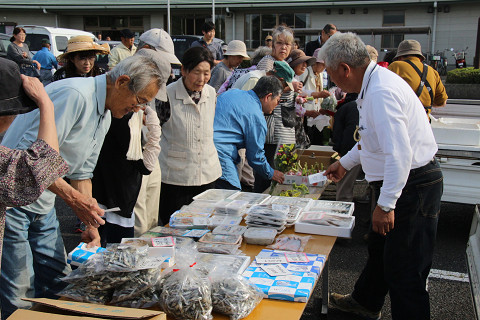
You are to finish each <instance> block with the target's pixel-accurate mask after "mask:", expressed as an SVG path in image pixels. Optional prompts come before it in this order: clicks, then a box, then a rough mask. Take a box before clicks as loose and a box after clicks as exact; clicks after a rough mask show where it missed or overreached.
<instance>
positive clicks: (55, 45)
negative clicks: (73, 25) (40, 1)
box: [18, 25, 98, 57]
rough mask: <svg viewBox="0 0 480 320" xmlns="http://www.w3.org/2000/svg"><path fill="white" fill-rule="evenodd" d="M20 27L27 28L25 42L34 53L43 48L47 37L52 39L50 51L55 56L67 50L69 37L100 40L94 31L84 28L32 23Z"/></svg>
mask: <svg viewBox="0 0 480 320" xmlns="http://www.w3.org/2000/svg"><path fill="white" fill-rule="evenodd" d="M18 27H22V28H23V29H25V32H26V34H27V38H26V40H25V42H26V43H27V45H28V47H29V49H30V51H31V52H32V53H33V54H35V53H36V52H37V51H38V50H40V49H41V48H42V40H43V39H45V38H48V39H49V40H50V44H51V49H50V51H51V52H52V53H53V55H54V56H55V57H58V56H59V55H60V54H62V53H63V52H64V51H65V49H67V44H68V39H70V38H71V37H74V36H89V37H91V38H92V39H93V41H98V39H97V37H95V36H94V35H93V33H91V32H87V31H82V30H75V29H65V28H54V27H42V26H31V25H19V26H18Z"/></svg>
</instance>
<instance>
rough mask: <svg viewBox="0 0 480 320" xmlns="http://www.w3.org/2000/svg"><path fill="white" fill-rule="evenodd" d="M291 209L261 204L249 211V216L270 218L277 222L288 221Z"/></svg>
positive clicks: (279, 205) (278, 205)
mask: <svg viewBox="0 0 480 320" xmlns="http://www.w3.org/2000/svg"><path fill="white" fill-rule="evenodd" d="M289 212H290V207H289V206H286V205H281V204H259V205H254V206H252V207H251V208H250V209H248V211H247V213H248V216H249V217H250V216H257V217H261V218H264V217H265V218H270V219H275V220H286V219H287V215H288V213H289Z"/></svg>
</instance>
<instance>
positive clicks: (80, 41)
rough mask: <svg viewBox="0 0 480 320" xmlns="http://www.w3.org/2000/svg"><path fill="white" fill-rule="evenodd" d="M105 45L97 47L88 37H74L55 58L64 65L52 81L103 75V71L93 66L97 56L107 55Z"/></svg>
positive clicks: (107, 49) (107, 51)
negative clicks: (65, 48) (63, 51)
mask: <svg viewBox="0 0 480 320" xmlns="http://www.w3.org/2000/svg"><path fill="white" fill-rule="evenodd" d="M109 52H110V48H109V46H108V44H107V43H104V44H102V45H99V44H97V43H94V42H93V40H92V38H90V37H89V36H76V37H72V38H70V40H68V45H67V50H66V51H65V53H64V54H61V55H59V56H58V57H57V59H58V61H60V62H63V63H64V64H65V66H64V67H62V68H60V69H59V70H57V72H55V74H54V75H53V81H57V80H61V79H66V78H72V77H95V76H98V75H100V74H104V73H105V70H104V69H103V68H99V67H98V66H95V60H96V58H97V54H108V53H109Z"/></svg>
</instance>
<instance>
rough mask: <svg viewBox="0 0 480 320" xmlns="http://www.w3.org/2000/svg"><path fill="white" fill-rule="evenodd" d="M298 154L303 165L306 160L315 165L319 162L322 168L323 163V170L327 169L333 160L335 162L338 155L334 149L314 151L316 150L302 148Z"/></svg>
mask: <svg viewBox="0 0 480 320" xmlns="http://www.w3.org/2000/svg"><path fill="white" fill-rule="evenodd" d="M297 154H298V161H300V164H301V165H302V166H303V165H304V164H305V162H306V163H307V164H308V165H309V166H313V165H315V163H318V164H319V165H320V169H321V170H322V167H321V166H322V164H323V170H326V169H327V168H328V166H329V165H331V164H332V163H333V162H335V161H336V160H338V159H337V157H336V155H338V154H337V153H336V152H332V151H314V150H304V149H300V150H298V151H297Z"/></svg>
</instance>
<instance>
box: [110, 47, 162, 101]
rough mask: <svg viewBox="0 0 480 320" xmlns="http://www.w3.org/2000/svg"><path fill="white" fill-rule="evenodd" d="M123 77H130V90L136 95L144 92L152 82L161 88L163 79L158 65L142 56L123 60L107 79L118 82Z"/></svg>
mask: <svg viewBox="0 0 480 320" xmlns="http://www.w3.org/2000/svg"><path fill="white" fill-rule="evenodd" d="M122 75H127V76H129V77H130V84H129V88H130V90H131V91H132V92H135V93H138V92H141V91H142V90H144V89H145V88H146V87H147V86H148V85H149V84H150V83H152V81H155V82H156V83H157V85H158V87H159V88H160V86H161V84H162V79H163V76H162V74H161V71H160V70H159V67H158V65H157V63H155V61H154V60H153V59H152V58H149V57H146V56H141V55H134V56H131V57H128V58H126V59H123V60H122V61H120V63H119V64H117V65H116V66H115V67H114V68H113V69H112V70H110V71H109V72H107V77H108V78H109V79H110V81H112V82H115V81H117V79H118V78H119V77H120V76H122Z"/></svg>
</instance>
